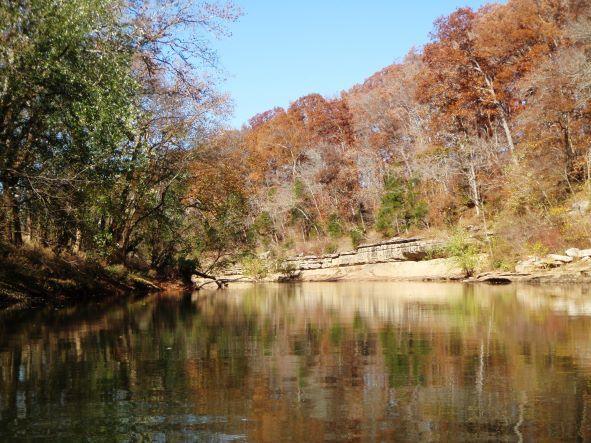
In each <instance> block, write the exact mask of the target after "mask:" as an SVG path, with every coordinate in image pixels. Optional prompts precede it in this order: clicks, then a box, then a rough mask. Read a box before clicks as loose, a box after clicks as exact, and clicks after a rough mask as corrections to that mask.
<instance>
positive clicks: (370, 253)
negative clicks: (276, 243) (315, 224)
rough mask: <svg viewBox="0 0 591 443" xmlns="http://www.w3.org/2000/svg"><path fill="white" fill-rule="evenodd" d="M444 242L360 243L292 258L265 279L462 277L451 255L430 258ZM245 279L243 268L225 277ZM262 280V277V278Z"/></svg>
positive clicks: (416, 278) (422, 278)
mask: <svg viewBox="0 0 591 443" xmlns="http://www.w3.org/2000/svg"><path fill="white" fill-rule="evenodd" d="M441 246H442V242H440V241H435V240H424V239H421V238H393V239H390V240H387V241H384V242H380V243H373V244H365V245H361V246H359V247H358V248H356V249H355V250H353V251H346V252H340V253H335V254H325V255H320V256H316V255H309V256H299V257H291V258H288V259H286V260H285V261H284V262H283V263H282V268H283V269H284V270H283V272H281V273H277V274H272V275H270V276H268V277H266V278H264V279H262V281H274V282H281V281H337V280H461V279H463V278H464V277H465V272H463V271H462V270H461V269H459V268H458V266H457V265H456V264H455V261H454V260H452V259H449V258H431V257H432V255H434V254H433V252H434V251H436V250H437V249H438V248H440V247H441ZM223 278H224V279H225V280H227V281H245V280H249V279H248V277H245V276H244V274H243V270H242V269H240V268H236V269H233V270H232V271H231V272H229V273H228V275H225V276H224V277H223ZM259 281H261V280H259Z"/></svg>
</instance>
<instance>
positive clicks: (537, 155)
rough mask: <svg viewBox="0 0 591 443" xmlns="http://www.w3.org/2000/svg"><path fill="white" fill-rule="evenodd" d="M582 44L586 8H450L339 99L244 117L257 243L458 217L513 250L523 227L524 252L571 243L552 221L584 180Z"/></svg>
mask: <svg viewBox="0 0 591 443" xmlns="http://www.w3.org/2000/svg"><path fill="white" fill-rule="evenodd" d="M590 35H591V19H590V5H589V4H588V2H586V1H582V0H568V1H567V0H510V1H508V2H507V3H506V4H491V5H487V6H484V7H482V8H481V9H479V10H477V11H474V10H472V9H470V8H460V9H458V10H456V11H455V12H453V13H452V14H450V15H449V16H446V17H441V18H439V19H437V20H436V21H435V23H434V29H433V32H432V34H431V40H430V42H429V43H428V44H426V45H425V46H424V47H423V48H420V49H413V50H411V51H410V52H409V54H408V55H407V56H406V57H405V59H404V60H403V61H402V62H401V63H398V64H394V65H391V66H389V67H386V68H384V69H383V70H382V71H380V72H378V73H376V74H375V75H373V76H372V77H371V78H369V79H367V80H366V81H365V82H364V83H362V84H360V85H356V86H354V87H353V88H351V89H350V90H348V91H344V92H342V93H341V94H340V95H339V96H338V97H333V98H326V97H322V96H321V95H319V94H310V95H307V96H305V97H302V98H299V99H297V100H296V101H294V102H293V103H292V104H291V105H290V106H289V107H288V108H287V109H282V108H275V109H272V110H269V111H266V112H264V113H261V114H259V115H256V116H254V117H253V118H252V119H251V120H250V121H249V123H248V124H247V125H246V126H245V127H244V128H243V129H242V130H241V131H240V133H239V138H240V139H241V141H240V143H239V145H240V147H239V149H240V152H242V153H243V154H244V156H245V157H244V164H245V165H246V172H245V183H246V182H248V186H249V200H250V211H251V213H250V217H251V219H252V220H253V223H254V221H256V220H257V219H260V218H261V216H264V219H265V220H267V224H268V225H269V229H268V230H266V231H265V232H267V233H268V234H267V238H266V240H264V242H268V241H273V242H277V243H281V242H284V243H285V242H288V243H289V242H290V241H292V240H293V239H294V238H297V239H302V240H307V239H310V238H315V237H326V236H328V235H329V233H330V232H333V230H334V229H333V228H334V226H335V220H336V221H337V222H338V223H339V226H340V227H341V229H340V232H343V233H346V232H347V231H348V230H355V231H356V232H359V231H361V232H365V233H368V232H371V231H372V230H375V229H378V230H380V231H382V232H383V233H384V234H386V233H387V235H396V234H404V233H405V232H409V230H413V229H414V230H417V229H426V228H430V227H434V226H435V227H446V226H453V225H455V224H457V223H458V222H462V220H463V221H464V222H468V223H471V224H473V225H477V226H478V227H480V228H483V227H484V228H485V229H492V228H494V229H495V230H498V232H499V233H500V234H501V237H502V236H503V235H505V238H506V239H509V240H511V241H514V239H515V236H516V235H517V234H516V232H515V230H518V229H521V230H522V231H523V232H521V236H522V237H523V241H522V244H523V245H524V247H526V245H528V244H533V243H535V242H537V241H540V240H541V241H544V239H545V237H547V236H546V235H545V234H544V233H547V232H550V231H548V229H550V230H554V231H557V232H561V234H559V235H562V236H567V234H565V232H566V231H568V228H567V226H566V225H567V224H568V222H567V221H565V219H564V217H562V216H560V217H557V216H556V214H559V213H564V212H566V211H567V209H568V205H569V204H570V203H569V202H572V201H573V200H574V199H577V198H586V197H585V195H583V194H584V193H585V189H586V184H587V183H588V181H589V178H590V176H591V147H590V146H591V137H590V136H591V127H590V123H591V120H590V111H591V108H590V104H591V101H590V100H591V88H590V86H589V85H590V81H589V78H590V77H591V74H590V71H589V66H590V65H589V61H590V52H591V45H590V44H591V37H590ZM393 183H396V186H397V187H396V189H394V190H392V186H393V185H392V184H393ZM385 187H386V189H385ZM581 195H583V197H581ZM409 196H412V198H410V197H409ZM417 208H418V209H417ZM404 214H407V215H406V216H404ZM408 214H412V216H410V215H408ZM508 219H511V220H513V221H514V222H513V223H506V220H508ZM533 220H538V221H539V223H538V225H539V226H534V227H533V228H531V229H527V226H529V225H531V223H532V221H533ZM542 225H543V226H544V227H543V228H541V227H540V226H542ZM380 226H382V228H384V226H386V228H384V229H379V227H380ZM538 228H539V229H538ZM554 231H553V232H554ZM575 231H576V230H575ZM583 231H584V230H581V231H580V233H579V235H577V234H576V232H575V234H574V235H572V229H571V234H569V235H570V237H569V238H568V240H567V239H564V241H573V240H574V241H575V242H588V238H587V237H586V234H585V233H584V232H583ZM554 243H556V242H554ZM559 243H560V242H559Z"/></svg>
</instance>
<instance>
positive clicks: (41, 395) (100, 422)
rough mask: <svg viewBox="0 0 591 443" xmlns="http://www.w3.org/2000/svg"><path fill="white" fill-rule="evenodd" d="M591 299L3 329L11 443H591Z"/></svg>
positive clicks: (389, 304)
mask: <svg viewBox="0 0 591 443" xmlns="http://www.w3.org/2000/svg"><path fill="white" fill-rule="evenodd" d="M590 403H591V293H590V291H589V289H588V288H586V287H581V286H573V287H561V288H551V287H528V286H513V285H511V286H502V287H491V286H465V285H461V284H436V283H405V284H398V283H396V284H395V283H321V284H312V283H310V284H301V285H293V286H291V285H260V286H243V287H235V288H231V289H229V290H224V291H212V292H200V293H197V294H193V295H189V296H182V295H180V294H165V295H157V296H152V297H149V298H146V299H143V300H135V301H126V302H123V301H122V302H120V303H119V304H118V305H115V306H113V305H110V306H108V305H107V306H102V305H87V306H83V307H77V308H67V309H61V310H50V311H47V310H44V311H29V312H23V313H20V314H17V315H15V314H10V315H6V314H5V315H4V316H3V317H0V441H19V440H25V441H30V440H35V441H37V440H43V439H47V440H51V441H56V440H57V441H60V440H61V441H80V440H86V441H234V440H236V441H268V442H278V441H286V440H288V441H289V440H292V441H342V440H348V441H350V440H357V441H368V440H369V441H391V440H400V441H419V440H423V441H425V440H426V441H429V440H453V441H461V440H464V441H466V440H469V441H474V440H506V441H557V440H563V441H564V440H571V441H572V440H588V439H591V404H590Z"/></svg>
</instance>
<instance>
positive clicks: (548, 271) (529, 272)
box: [470, 248, 591, 284]
mask: <svg viewBox="0 0 591 443" xmlns="http://www.w3.org/2000/svg"><path fill="white" fill-rule="evenodd" d="M470 281H477V282H487V283H497V284H502V283H511V282H530V283H591V249H583V250H581V249H577V248H569V249H567V250H566V251H565V254H564V255H562V254H548V255H546V256H545V257H528V258H527V259H525V260H522V261H520V262H518V263H517V264H516V265H515V272H498V271H495V272H485V273H482V274H479V275H477V276H475V277H474V278H473V279H471V280H470Z"/></svg>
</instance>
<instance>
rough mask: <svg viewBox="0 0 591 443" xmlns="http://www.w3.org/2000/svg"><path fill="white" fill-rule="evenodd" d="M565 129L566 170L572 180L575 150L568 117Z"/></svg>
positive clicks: (567, 175)
mask: <svg viewBox="0 0 591 443" xmlns="http://www.w3.org/2000/svg"><path fill="white" fill-rule="evenodd" d="M563 131H564V156H565V170H566V178H567V180H568V181H569V182H570V181H571V179H572V178H574V177H573V175H574V158H575V150H574V147H573V141H572V138H571V135H570V126H569V122H568V119H567V121H566V124H565V125H564V126H563Z"/></svg>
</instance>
